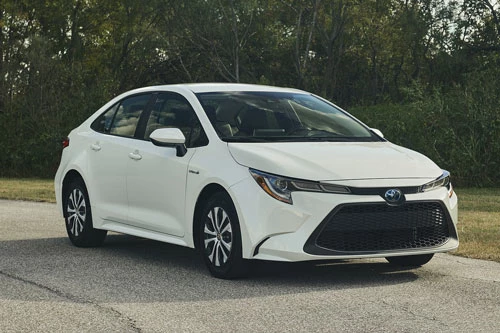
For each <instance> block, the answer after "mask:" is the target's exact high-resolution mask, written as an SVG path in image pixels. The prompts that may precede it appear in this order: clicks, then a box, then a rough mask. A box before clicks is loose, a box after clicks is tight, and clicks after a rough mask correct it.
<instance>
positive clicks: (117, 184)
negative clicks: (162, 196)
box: [88, 93, 152, 222]
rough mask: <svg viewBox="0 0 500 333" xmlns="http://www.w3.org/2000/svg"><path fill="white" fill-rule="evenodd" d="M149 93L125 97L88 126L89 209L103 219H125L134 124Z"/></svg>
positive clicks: (144, 107)
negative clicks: (90, 131)
mask: <svg viewBox="0 0 500 333" xmlns="http://www.w3.org/2000/svg"><path fill="white" fill-rule="evenodd" d="M151 97H152V94H150V93H148V94H140V95H133V96H130V97H126V98H124V99H123V100H121V101H120V102H118V103H116V104H115V105H114V106H112V107H111V108H110V109H108V110H107V111H105V112H104V113H103V114H102V115H101V116H100V117H99V118H97V119H96V120H95V121H94V122H93V123H92V125H91V128H92V129H93V130H94V131H95V132H93V133H91V137H90V142H89V144H90V145H89V147H88V149H89V164H88V167H89V177H88V182H89V184H90V193H89V194H90V196H91V200H92V209H93V210H94V214H97V216H99V217H100V218H102V219H104V220H111V221H117V222H126V221H127V219H128V199H127V181H126V175H127V163H128V161H129V160H130V156H129V154H130V153H131V152H132V148H131V147H132V146H133V142H134V141H136V140H137V139H136V138H135V133H136V129H137V125H138V124H139V120H140V117H141V115H142V113H143V112H144V111H145V110H146V109H147V106H148V103H149V101H150V99H151Z"/></svg>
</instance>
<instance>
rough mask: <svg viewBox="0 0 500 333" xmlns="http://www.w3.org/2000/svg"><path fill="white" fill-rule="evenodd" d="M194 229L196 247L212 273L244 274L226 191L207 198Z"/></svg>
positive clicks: (244, 263) (237, 231)
mask: <svg viewBox="0 0 500 333" xmlns="http://www.w3.org/2000/svg"><path fill="white" fill-rule="evenodd" d="M198 230H199V232H198V241H197V247H198V249H199V250H200V252H201V255H202V256H203V261H204V262H205V264H206V266H207V267H208V270H209V271H210V273H211V274H212V275H213V276H215V277H217V278H220V279H233V278H237V277H242V276H243V275H245V274H246V272H247V266H248V263H247V261H246V260H244V259H243V257H242V245H241V231H240V225H239V220H238V215H237V214H236V209H235V208H234V205H233V202H232V200H231V198H230V197H229V196H228V195H227V194H226V193H223V192H218V193H215V194H214V195H213V196H212V197H211V198H210V199H209V200H208V201H207V203H206V204H205V206H204V208H203V211H202V215H201V221H199V229H198Z"/></svg>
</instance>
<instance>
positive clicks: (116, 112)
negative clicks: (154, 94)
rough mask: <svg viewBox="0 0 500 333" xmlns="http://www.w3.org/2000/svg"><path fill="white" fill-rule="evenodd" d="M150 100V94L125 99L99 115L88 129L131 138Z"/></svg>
mask: <svg viewBox="0 0 500 333" xmlns="http://www.w3.org/2000/svg"><path fill="white" fill-rule="evenodd" d="M150 98H151V95H150V94H146V95H137V96H132V97H129V98H126V99H124V100H122V101H121V102H120V103H117V104H115V105H113V106H112V107H111V108H110V109H108V110H107V111H106V112H104V113H103V114H102V115H100V116H99V117H98V118H97V119H96V120H95V121H94V122H93V123H92V125H91V126H90V127H91V128H92V129H93V130H95V131H97V132H101V133H108V134H114V135H119V136H125V137H133V136H134V134H135V130H136V128H137V124H138V122H139V118H140V117H141V114H142V112H143V111H144V110H145V109H146V106H147V105H148V102H149V99H150Z"/></svg>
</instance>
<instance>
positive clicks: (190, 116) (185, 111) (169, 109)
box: [144, 94, 208, 148]
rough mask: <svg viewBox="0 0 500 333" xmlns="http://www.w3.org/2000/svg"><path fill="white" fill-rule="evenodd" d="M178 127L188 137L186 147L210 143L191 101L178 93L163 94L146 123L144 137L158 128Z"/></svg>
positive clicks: (147, 136)
mask: <svg viewBox="0 0 500 333" xmlns="http://www.w3.org/2000/svg"><path fill="white" fill-rule="evenodd" d="M165 127H170V128H178V129H180V130H181V131H182V133H183V134H184V136H185V137H186V147H188V148H190V147H200V146H205V145H207V144H208V138H207V136H206V135H205V132H204V131H203V128H202V127H201V124H200V122H199V120H198V117H197V116H196V114H195V112H194V110H193V109H192V108H191V105H190V104H189V102H188V101H187V100H186V99H185V98H184V97H182V96H180V95H177V94H161V95H159V96H158V98H157V100H156V103H155V104H154V106H153V108H152V110H151V114H150V116H149V119H148V123H147V125H146V131H145V133H144V139H146V140H149V136H150V135H151V133H153V131H154V130H156V129H158V128H165Z"/></svg>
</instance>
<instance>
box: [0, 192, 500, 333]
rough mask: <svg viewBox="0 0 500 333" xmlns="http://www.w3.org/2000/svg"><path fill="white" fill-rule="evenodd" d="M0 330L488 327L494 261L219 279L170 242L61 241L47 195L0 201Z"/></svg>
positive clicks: (312, 268) (497, 273)
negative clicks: (85, 245)
mask: <svg viewBox="0 0 500 333" xmlns="http://www.w3.org/2000/svg"><path fill="white" fill-rule="evenodd" d="M0 331H1V332H28V331H29V332H62V331H64V332H160V331H164V332H341V331H344V332H500V264H498V263H494V262H488V261H481V260H471V259H465V258H460V257H455V256H451V255H445V254H441V255H437V256H436V257H435V258H434V259H433V260H432V261H431V262H430V263H429V264H427V265H426V266H424V267H422V268H419V269H412V270H401V269H398V268H396V267H394V266H392V265H390V264H388V263H386V262H385V261H384V260H362V261H354V260H353V261H344V262H335V263H329V264H327V265H319V266H316V265H311V264H277V263H259V264H256V265H255V267H254V269H253V271H252V274H251V276H250V277H249V278H247V279H244V280H237V281H224V280H217V279H214V278H212V277H210V276H209V274H208V272H207V271H206V269H205V268H204V267H203V265H202V262H201V260H200V258H199V257H198V256H197V254H196V253H195V251H194V250H191V249H186V248H182V247H178V246H173V245H169V244H164V243H159V242H154V241H149V240H143V239H140V238H135V237H130V236H125V235H119V234H110V235H108V238H107V240H106V242H105V245H104V246H103V247H101V248H94V249H80V248H76V247H73V246H72V245H71V244H70V243H69V240H68V239H67V237H66V234H65V229H64V221H63V219H62V218H61V217H60V216H59V215H58V212H57V211H56V208H55V205H53V204H43V203H30V202H13V201H2V200H0Z"/></svg>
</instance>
